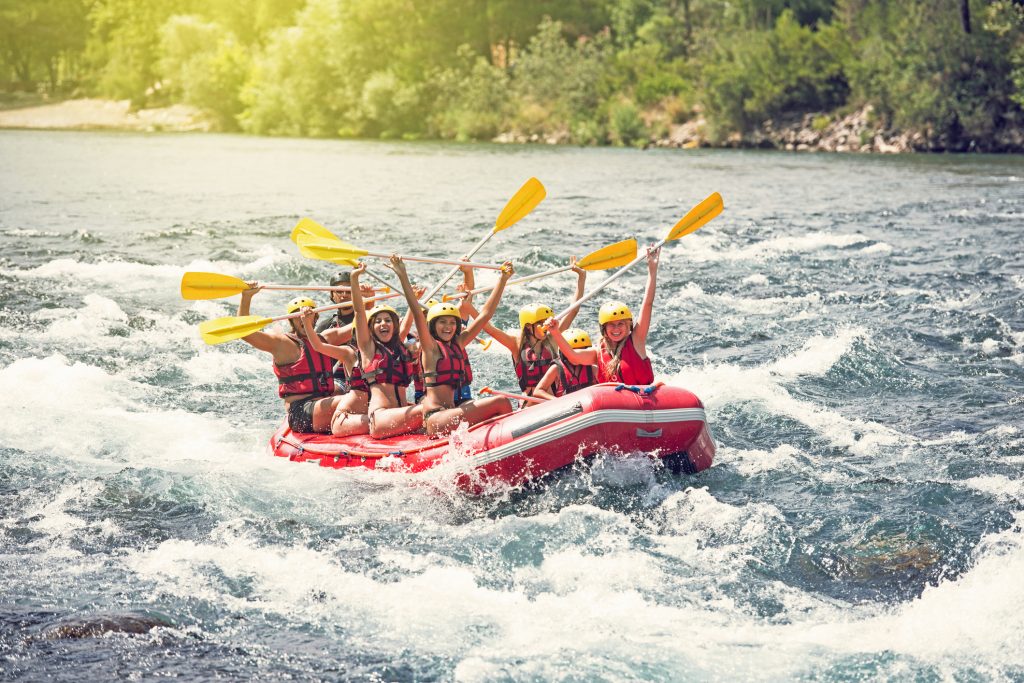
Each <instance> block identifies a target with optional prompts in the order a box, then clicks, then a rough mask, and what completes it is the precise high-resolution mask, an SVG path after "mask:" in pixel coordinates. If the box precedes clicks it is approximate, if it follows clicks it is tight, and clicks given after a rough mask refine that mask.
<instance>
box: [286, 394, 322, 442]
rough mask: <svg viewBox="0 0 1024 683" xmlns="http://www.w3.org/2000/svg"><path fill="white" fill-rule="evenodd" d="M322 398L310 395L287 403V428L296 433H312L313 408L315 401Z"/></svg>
mask: <svg viewBox="0 0 1024 683" xmlns="http://www.w3.org/2000/svg"><path fill="white" fill-rule="evenodd" d="M322 398H323V396H310V397H309V398H302V399H299V400H298V401H292V403H290V404H289V405H288V429H290V430H292V431H293V432H297V433H303V432H305V433H307V434H310V433H312V432H313V408H315V407H316V402H317V401H319V400H321V399H322Z"/></svg>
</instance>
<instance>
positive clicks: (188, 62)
mask: <svg viewBox="0 0 1024 683" xmlns="http://www.w3.org/2000/svg"><path fill="white" fill-rule="evenodd" d="M160 35H161V39H160V53H161V59H160V73H161V75H162V76H163V78H164V82H165V83H166V84H167V85H166V86H165V87H166V88H167V89H168V90H169V91H170V92H171V93H172V94H174V95H177V96H178V99H180V100H181V101H184V102H186V103H188V104H191V105H194V106H196V107H199V108H201V109H204V110H206V111H207V112H209V113H211V114H213V115H214V116H215V117H216V119H217V122H218V124H219V126H220V128H221V129H222V130H235V129H237V128H238V121H237V117H238V115H239V114H240V113H241V112H242V108H243V105H242V102H241V99H240V93H241V90H242V87H243V85H244V84H245V80H246V76H247V74H248V70H249V58H248V54H247V52H246V50H245V49H244V48H243V46H242V45H241V44H240V43H239V41H238V40H237V39H236V38H235V36H234V34H233V33H231V32H230V31H225V30H224V29H223V28H222V27H221V26H220V25H219V24H217V23H214V22H206V21H203V20H202V19H201V18H199V17H197V16H195V15H178V16H173V17H171V18H170V19H168V20H167V23H165V24H164V26H163V28H162V29H161V31H160Z"/></svg>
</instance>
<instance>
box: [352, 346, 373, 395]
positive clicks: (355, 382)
mask: <svg viewBox="0 0 1024 683" xmlns="http://www.w3.org/2000/svg"><path fill="white" fill-rule="evenodd" d="M348 388H349V391H365V392H366V393H370V385H369V384H367V383H366V378H365V377H363V369H362V368H361V367H360V365H359V350H358V349H356V364H355V365H354V366H352V375H351V376H350V377H349V378H348Z"/></svg>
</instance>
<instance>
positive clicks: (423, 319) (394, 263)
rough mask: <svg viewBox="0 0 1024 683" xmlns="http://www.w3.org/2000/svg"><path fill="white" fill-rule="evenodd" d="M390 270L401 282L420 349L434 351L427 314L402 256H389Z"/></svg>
mask: <svg viewBox="0 0 1024 683" xmlns="http://www.w3.org/2000/svg"><path fill="white" fill-rule="evenodd" d="M390 265H391V270H393V271H395V275H397V276H398V281H399V282H400V283H402V293H403V294H405V300H406V302H407V303H408V304H409V313H408V315H411V316H412V321H413V323H414V324H415V325H416V336H418V337H419V338H420V351H421V352H422V351H423V350H424V349H428V348H429V349H430V350H431V352H433V351H434V349H435V347H436V343H435V342H434V338H433V337H431V336H430V327H429V326H428V325H427V316H426V315H424V313H423V309H422V308H421V307H420V301H419V299H418V298H417V297H416V290H415V289H413V286H412V283H411V282H409V273H407V272H406V270H405V262H404V261H403V260H402V257H401V256H399V255H397V254H393V255H392V256H391V264H390Z"/></svg>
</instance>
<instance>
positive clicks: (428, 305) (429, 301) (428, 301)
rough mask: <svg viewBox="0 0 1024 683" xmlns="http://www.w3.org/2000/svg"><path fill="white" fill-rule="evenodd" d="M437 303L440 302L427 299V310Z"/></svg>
mask: <svg viewBox="0 0 1024 683" xmlns="http://www.w3.org/2000/svg"><path fill="white" fill-rule="evenodd" d="M439 303H441V302H440V301H438V300H437V299H427V308H428V309H429V308H430V307H431V306H433V305H434V304H439Z"/></svg>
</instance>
